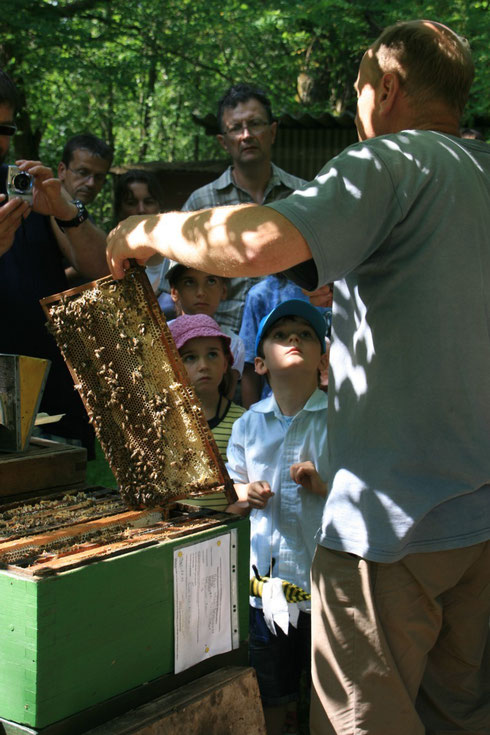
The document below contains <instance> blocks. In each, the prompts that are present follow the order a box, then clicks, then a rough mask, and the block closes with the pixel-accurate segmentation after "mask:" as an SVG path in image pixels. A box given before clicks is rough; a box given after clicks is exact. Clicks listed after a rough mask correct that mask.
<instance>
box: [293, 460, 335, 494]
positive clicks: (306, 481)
mask: <svg viewBox="0 0 490 735" xmlns="http://www.w3.org/2000/svg"><path fill="white" fill-rule="evenodd" d="M289 472H290V473H291V479H292V480H293V481H294V482H295V483H296V484H297V485H301V487H304V489H305V490H308V492H309V493H313V494H314V495H320V496H321V497H322V498H325V497H326V496H327V483H326V482H323V480H322V478H321V477H320V475H319V474H318V472H317V471H316V469H315V465H314V464H313V462H310V460H307V461H306V462H297V463H296V464H293V465H291V467H290V468H289Z"/></svg>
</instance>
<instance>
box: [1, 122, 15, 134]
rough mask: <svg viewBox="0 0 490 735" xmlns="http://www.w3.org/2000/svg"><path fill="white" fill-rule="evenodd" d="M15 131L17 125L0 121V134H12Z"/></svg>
mask: <svg viewBox="0 0 490 735" xmlns="http://www.w3.org/2000/svg"><path fill="white" fill-rule="evenodd" d="M16 132H17V125H14V124H13V123H0V135H14V133H16Z"/></svg>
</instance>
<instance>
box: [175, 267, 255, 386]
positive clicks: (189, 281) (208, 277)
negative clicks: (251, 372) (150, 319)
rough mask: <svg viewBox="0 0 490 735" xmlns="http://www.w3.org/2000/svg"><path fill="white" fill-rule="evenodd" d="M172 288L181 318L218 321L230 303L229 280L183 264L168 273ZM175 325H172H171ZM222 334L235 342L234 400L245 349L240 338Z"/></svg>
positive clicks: (224, 331)
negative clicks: (190, 316) (221, 309)
mask: <svg viewBox="0 0 490 735" xmlns="http://www.w3.org/2000/svg"><path fill="white" fill-rule="evenodd" d="M166 278H167V280H168V282H169V284H170V297H171V299H172V301H173V302H174V304H175V310H176V312H177V315H178V316H179V315H182V314H207V316H210V317H214V314H215V313H216V310H217V308H218V306H219V305H220V303H221V301H222V300H223V299H226V293H227V286H226V278H223V277H222V276H213V275H212V274H211V273H204V272H203V271H198V270H195V269H194V268H187V267H186V266H185V265H180V263H173V264H171V267H170V268H169V270H168V271H167V273H166ZM170 323H171V322H169V325H170ZM220 327H221V331H222V332H223V333H224V334H225V335H226V336H227V337H229V338H230V340H231V347H230V349H231V353H232V355H233V367H232V376H233V380H232V381H231V383H230V386H229V389H228V392H227V397H228V398H230V399H231V398H233V396H234V395H235V390H236V387H237V383H238V381H239V380H240V379H241V377H242V373H243V365H244V361H245V346H244V344H243V341H242V340H241V339H240V337H239V336H238V335H237V334H235V332H233V331H232V330H231V329H229V328H227V327H223V326H222V325H220Z"/></svg>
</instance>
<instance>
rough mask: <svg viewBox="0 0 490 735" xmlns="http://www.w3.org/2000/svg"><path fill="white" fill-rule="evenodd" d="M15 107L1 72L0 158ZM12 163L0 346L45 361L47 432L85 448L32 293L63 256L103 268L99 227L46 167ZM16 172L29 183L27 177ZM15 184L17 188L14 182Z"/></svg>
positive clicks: (55, 276) (52, 275)
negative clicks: (52, 421)
mask: <svg viewBox="0 0 490 735" xmlns="http://www.w3.org/2000/svg"><path fill="white" fill-rule="evenodd" d="M16 105H17V91H16V88H15V86H14V84H13V82H12V80H11V79H10V78H9V77H8V76H7V74H5V73H4V72H3V71H2V70H0V162H2V163H3V161H4V160H5V158H6V156H7V152H8V148H9V143H10V139H11V137H12V135H13V134H14V133H15V130H16V127H15V124H14V114H15V109H16ZM17 163H18V165H19V171H14V172H13V174H11V175H10V176H9V177H8V178H9V189H10V193H8V192H7V186H6V182H7V174H8V168H7V166H4V165H2V166H1V168H0V192H1V193H0V309H1V313H2V314H4V315H5V318H4V320H3V323H2V330H1V332H0V352H4V353H12V354H24V355H30V356H32V357H42V358H47V359H49V360H51V369H50V372H49V375H48V381H47V384H46V388H45V391H44V396H43V400H42V403H41V410H42V411H46V412H47V413H49V414H60V413H61V414H64V417H63V418H62V419H61V421H60V422H59V423H57V424H56V429H55V432H54V433H56V434H57V435H60V436H62V437H64V438H66V439H74V440H77V441H78V442H80V443H81V444H82V445H84V446H86V447H87V448H88V449H89V454H90V453H91V449H92V447H93V433H92V429H91V427H90V426H89V424H88V419H87V415H86V412H85V409H84V408H83V404H82V402H81V400H80V398H79V396H78V395H77V393H76V392H75V391H74V389H73V381H72V379H71V376H70V374H69V372H68V370H67V368H66V365H65V363H64V361H63V359H62V357H61V354H60V353H59V350H58V348H57V347H56V345H55V343H54V340H52V338H51V337H50V335H49V334H48V332H47V330H46V327H45V324H44V322H45V317H44V314H43V311H42V309H41V306H40V304H39V299H41V298H43V297H44V296H49V295H50V294H53V293H58V292H60V291H64V290H65V289H66V288H67V287H68V283H67V280H66V275H65V271H64V262H63V261H64V258H66V259H67V260H68V261H69V263H70V264H71V265H73V267H74V268H75V269H76V270H77V271H78V272H79V273H81V274H83V276H84V277H85V278H86V279H87V280H92V279H94V278H99V277H101V276H103V275H105V274H106V273H107V272H108V269H107V264H106V262H105V238H104V233H103V232H102V231H101V230H99V229H98V228H97V227H95V225H94V224H93V223H92V222H91V221H90V220H89V219H88V215H87V211H86V209H85V206H84V204H83V202H81V201H80V200H72V198H71V197H70V195H69V194H68V192H67V191H66V190H64V189H63V188H62V185H61V182H60V181H59V180H58V179H56V178H54V177H53V173H52V171H51V169H50V168H48V167H46V166H43V165H42V164H41V163H40V162H39V161H18V162H17ZM23 172H25V174H29V176H30V177H32V182H26V177H25V175H24V173H23ZM17 177H18V178H17ZM16 182H17V184H19V185H20V186H15V183H16ZM31 184H32V187H31ZM7 196H8V201H7Z"/></svg>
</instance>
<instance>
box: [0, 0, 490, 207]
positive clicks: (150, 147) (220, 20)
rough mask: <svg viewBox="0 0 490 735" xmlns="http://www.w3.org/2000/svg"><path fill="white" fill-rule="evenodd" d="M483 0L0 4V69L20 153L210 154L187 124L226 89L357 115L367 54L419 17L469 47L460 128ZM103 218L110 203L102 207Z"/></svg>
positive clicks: (483, 55) (280, 105) (483, 51)
mask: <svg viewBox="0 0 490 735" xmlns="http://www.w3.org/2000/svg"><path fill="white" fill-rule="evenodd" d="M488 5H489V2H488V0H474V1H473V2H469V0H429V1H427V2H422V1H421V0H410V2H408V0H393V1H392V2H391V3H389V4H388V3H386V2H384V1H383V2H382V1H381V0H297V1H296V2H291V0H265V1H264V0H206V2H205V3H196V2H195V0H138V1H137V2H136V0H2V18H3V20H2V24H1V29H2V32H1V36H0V39H1V43H0V63H1V64H2V65H3V66H4V68H5V69H6V70H7V71H8V72H9V73H10V74H11V76H12V77H13V78H14V80H15V82H16V83H17V85H18V86H19V88H20V90H21V92H22V94H23V96H24V99H23V103H24V104H23V108H22V110H21V113H20V115H19V123H20V127H21V130H22V134H21V135H19V136H17V139H16V151H15V152H16V155H17V156H22V157H39V156H40V157H41V158H42V160H43V161H45V162H46V163H48V164H50V165H52V166H53V167H56V165H57V163H58V161H59V157H60V152H61V149H62V147H63V144H64V141H65V140H66V138H67V137H69V136H70V135H73V134H75V133H78V132H81V131H91V132H94V133H95V134H98V135H100V136H101V137H103V138H104V139H106V140H107V141H108V142H110V143H111V144H113V145H114V147H115V150H116V157H115V163H116V164H118V163H137V162H142V161H151V160H166V161H172V160H192V159H194V158H196V157H198V158H200V159H205V158H215V157H217V155H219V154H218V151H217V147H216V143H215V141H214V139H212V138H210V137H209V136H206V135H205V132H204V131H203V130H201V129H198V128H197V127H196V126H195V125H194V124H193V123H192V120H191V113H192V112H193V111H194V110H197V111H199V113H200V114H206V113H208V112H214V111H215V107H216V101H217V99H218V98H219V97H220V96H221V94H222V93H223V91H224V90H225V89H226V88H227V87H228V86H229V85H230V84H231V83H232V82H235V81H239V80H247V81H250V82H253V83H256V84H258V85H260V86H262V87H264V88H265V89H266V90H267V91H268V92H269V94H270V96H271V99H272V103H273V108H274V110H275V112H276V113H281V112H282V111H285V110H287V111H288V112H290V113H292V114H295V113H299V112H301V111H304V110H308V111H309V112H311V113H319V112H323V111H325V110H328V111H330V112H334V113H335V112H338V113H340V112H342V111H344V110H346V109H350V110H354V108H355V100H354V93H353V86H352V85H353V83H354V81H355V77H356V74H357V67H358V63H359V60H360V58H361V56H362V53H363V51H364V50H365V49H366V47H367V46H368V45H369V44H370V43H371V42H372V41H373V40H374V38H376V36H377V35H378V34H379V32H380V31H381V29H382V28H383V27H385V26H386V25H388V24H390V23H393V22H395V21H396V20H400V19H409V18H416V17H426V18H432V19H437V20H440V21H442V22H445V23H447V24H448V25H450V26H451V27H452V28H454V30H456V31H458V32H459V33H462V34H463V35H466V36H467V37H468V38H469V39H470V40H471V43H472V47H473V53H474V58H475V62H476V67H477V76H476V80H475V85H474V89H473V92H472V95H471V99H470V103H469V105H468V113H467V118H466V121H467V123H469V124H471V123H472V121H473V119H474V117H475V116H481V115H488V103H487V100H488V91H489V88H490V79H489V76H488V75H489V72H488V69H489V68H490V64H489V58H488V57H489V51H488V37H489V20H488V18H489V15H490V14H489V13H488ZM104 206H105V210H106V214H107V211H108V204H107V203H106V204H105V205H104Z"/></svg>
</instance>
